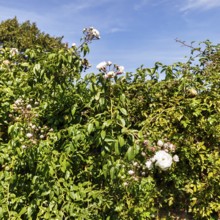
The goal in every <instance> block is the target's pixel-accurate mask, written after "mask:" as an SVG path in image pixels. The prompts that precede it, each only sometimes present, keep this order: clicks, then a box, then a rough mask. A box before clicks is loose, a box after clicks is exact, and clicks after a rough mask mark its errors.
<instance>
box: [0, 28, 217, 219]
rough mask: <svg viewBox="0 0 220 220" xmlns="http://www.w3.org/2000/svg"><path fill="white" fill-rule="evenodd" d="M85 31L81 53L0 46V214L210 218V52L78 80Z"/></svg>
mask: <svg viewBox="0 0 220 220" xmlns="http://www.w3.org/2000/svg"><path fill="white" fill-rule="evenodd" d="M83 33H84V34H85V36H84V38H83V42H82V44H81V45H80V46H79V47H76V46H75V45H73V46H72V47H71V48H67V47H64V48H61V49H59V50H57V49H54V50H52V51H45V50H44V48H43V47H40V46H38V47H37V48H35V49H29V48H27V49H26V50H25V51H24V52H22V53H21V52H20V51H19V49H18V50H15V49H16V48H15V49H14V47H11V48H8V47H4V46H3V47H2V48H1V49H0V74H1V79H0V100H1V102H0V103H1V108H0V180H1V183H0V184H1V191H0V216H1V217H0V218H1V219H126V220H127V219H158V218H160V217H161V218H162V217H164V216H166V217H169V218H171V219H172V218H173V219H175V218H176V217H175V216H176V215H180V214H184V215H188V218H191V219H218V213H219V210H220V206H219V204H220V203H219V196H220V195H219V182H220V177H219V175H218V174H219V171H220V170H219V165H220V159H219V145H220V122H219V117H220V94H219V88H220V80H219V77H220V75H219V71H220V67H219V65H220V52H219V45H217V46H213V45H211V44H210V42H208V41H207V42H205V47H203V48H202V47H201V49H198V48H197V50H194V51H192V57H190V58H189V61H187V62H186V63H175V64H173V65H171V66H166V65H163V64H160V63H156V64H155V67H153V68H143V67H140V68H138V69H137V71H136V72H135V73H124V67H123V66H119V65H115V64H114V65H113V64H112V63H111V62H110V61H107V62H106V61H105V62H102V63H101V64H99V65H98V66H97V68H98V69H99V70H100V71H99V73H97V74H94V73H91V74H87V75H86V76H85V77H82V75H81V73H82V71H84V69H86V68H88V66H89V64H88V61H87V60H86V58H85V56H86V54H87V53H88V51H89V47H88V43H90V42H91V41H92V40H96V39H99V38H100V33H99V32H98V30H96V29H94V28H92V27H90V28H86V29H84V31H83ZM12 49H13V50H12ZM15 51H16V53H15ZM195 52H197V54H196V55H194V53H195ZM12 53H13V54H12ZM195 57H196V59H197V62H196V64H195V65H194V64H193V59H194V58H195ZM109 71H112V72H113V73H114V74H111V76H109V75H110V74H108V73H109ZM122 73H123V74H122ZM106 74H107V75H106ZM162 75H164V76H165V78H164V79H163V80H162V79H161V78H160V77H161V76H162Z"/></svg>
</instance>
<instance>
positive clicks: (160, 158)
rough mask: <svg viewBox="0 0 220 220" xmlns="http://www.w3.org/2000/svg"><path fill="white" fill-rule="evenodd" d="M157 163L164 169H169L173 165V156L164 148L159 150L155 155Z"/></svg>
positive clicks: (154, 158)
mask: <svg viewBox="0 0 220 220" xmlns="http://www.w3.org/2000/svg"><path fill="white" fill-rule="evenodd" d="M153 160H154V161H155V165H156V166H158V167H160V168H161V169H162V170H167V169H168V168H169V167H170V166H171V165H172V162H173V160H172V156H171V155H170V154H168V153H167V152H166V151H164V150H159V151H157V152H156V154H155V155H154V157H153Z"/></svg>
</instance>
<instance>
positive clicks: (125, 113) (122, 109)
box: [119, 108, 128, 115]
mask: <svg viewBox="0 0 220 220" xmlns="http://www.w3.org/2000/svg"><path fill="white" fill-rule="evenodd" d="M119 110H120V112H121V113H122V114H123V115H128V113H127V111H126V109H125V108H120V109H119Z"/></svg>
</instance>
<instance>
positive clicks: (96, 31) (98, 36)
mask: <svg viewBox="0 0 220 220" xmlns="http://www.w3.org/2000/svg"><path fill="white" fill-rule="evenodd" d="M91 32H92V35H93V36H95V37H96V38H98V39H99V38H100V33H99V31H98V30H97V29H95V28H94V29H93V30H92V31H91Z"/></svg>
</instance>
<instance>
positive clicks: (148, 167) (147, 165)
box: [145, 160, 153, 170]
mask: <svg viewBox="0 0 220 220" xmlns="http://www.w3.org/2000/svg"><path fill="white" fill-rule="evenodd" d="M145 165H146V167H147V169H148V170H151V169H152V168H153V161H152V160H147V162H146V163H145Z"/></svg>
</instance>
